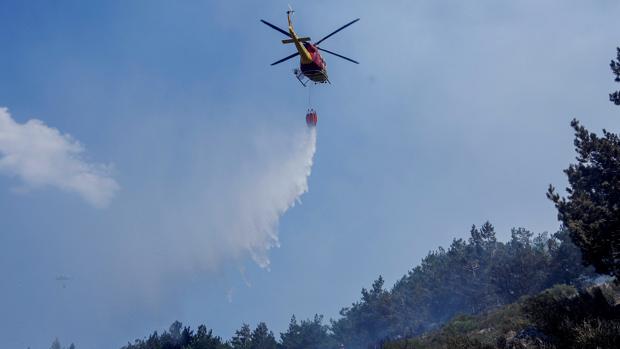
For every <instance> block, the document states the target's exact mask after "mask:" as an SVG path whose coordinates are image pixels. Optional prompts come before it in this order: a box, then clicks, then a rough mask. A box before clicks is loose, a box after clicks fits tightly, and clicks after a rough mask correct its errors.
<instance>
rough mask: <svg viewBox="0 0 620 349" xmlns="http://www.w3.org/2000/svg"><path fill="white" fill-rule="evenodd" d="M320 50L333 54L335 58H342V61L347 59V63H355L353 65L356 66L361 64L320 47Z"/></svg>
mask: <svg viewBox="0 0 620 349" xmlns="http://www.w3.org/2000/svg"><path fill="white" fill-rule="evenodd" d="M319 50H321V51H323V52H327V53H329V54H332V55H334V56H336V57H340V58H342V59H346V60H347V61H349V62H353V63H355V64H360V62H358V61H354V60H352V59H351V58H348V57H345V56H343V55H339V54H337V53H335V52H332V51H328V50H326V49H324V48H320V47H319Z"/></svg>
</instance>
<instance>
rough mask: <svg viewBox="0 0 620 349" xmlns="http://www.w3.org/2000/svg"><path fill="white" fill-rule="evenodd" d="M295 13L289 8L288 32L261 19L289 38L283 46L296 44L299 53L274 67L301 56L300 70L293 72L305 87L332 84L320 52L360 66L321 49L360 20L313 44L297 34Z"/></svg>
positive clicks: (274, 63) (307, 38)
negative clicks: (310, 84) (326, 41)
mask: <svg viewBox="0 0 620 349" xmlns="http://www.w3.org/2000/svg"><path fill="white" fill-rule="evenodd" d="M293 13H295V11H293V9H292V8H291V7H290V6H289V10H288V11H287V12H286V15H287V18H288V32H287V31H285V30H283V29H281V28H278V27H277V26H275V25H273V24H271V23H269V22H267V21H265V20H264V19H261V22H263V23H264V24H266V25H267V26H269V27H271V28H272V29H274V30H276V31H279V32H280V33H282V34H284V35H286V36H288V37H289V38H288V39H285V40H282V43H283V44H295V48H297V52H295V53H293V54H292V55H290V56H287V57H284V58H282V59H280V60H278V61H276V62H273V63H271V65H272V66H274V65H276V64H280V63H282V62H285V61H288V60H289V59H291V58H294V57H297V56H300V64H299V69H295V70H293V72H294V73H295V77H296V78H297V80H299V82H301V84H302V85H303V86H304V87H305V86H306V84H307V83H308V82H310V81H313V82H314V83H315V84H319V83H321V84H323V83H330V84H331V82H330V81H329V77H328V75H327V64H326V63H325V60H324V59H323V57H322V56H321V53H320V52H319V51H323V52H326V53H329V54H331V55H334V56H336V57H339V58H342V59H344V60H347V61H349V62H352V63H355V64H359V62H357V61H355V60H353V59H351V58H348V57H345V56H343V55H340V54H338V53H335V52H332V51H329V50H326V49H324V48H322V47H319V45H320V44H321V43H322V42H323V41H325V40H327V39H328V38H330V37H332V36H333V35H334V34H336V33H338V32H340V31H341V30H343V29H345V28H347V27H348V26H350V25H352V24H353V23H355V22H357V21H359V20H360V19H359V18H358V19H355V20H353V21H351V22H349V23H347V24H345V25H343V26H342V27H340V28H338V29H336V30H335V31H333V32H332V33H330V34H329V35H327V36H325V37H324V38H322V39H321V40H319V41H317V42H315V43H312V42H310V40H311V39H310V38H309V37H299V36H298V35H297V34H296V33H295V30H294V29H293V22H292V20H291V16H292V15H293Z"/></svg>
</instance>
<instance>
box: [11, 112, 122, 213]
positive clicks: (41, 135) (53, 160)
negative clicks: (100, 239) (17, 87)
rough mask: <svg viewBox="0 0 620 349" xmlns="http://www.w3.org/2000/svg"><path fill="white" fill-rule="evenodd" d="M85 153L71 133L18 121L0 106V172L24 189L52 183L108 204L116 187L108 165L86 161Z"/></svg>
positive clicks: (94, 201) (35, 121) (93, 201)
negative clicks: (15, 179) (17, 182)
mask: <svg viewBox="0 0 620 349" xmlns="http://www.w3.org/2000/svg"><path fill="white" fill-rule="evenodd" d="M84 153H85V149H84V147H83V146H82V145H81V144H80V143H79V142H78V141H76V140H75V139H73V138H72V137H71V136H70V135H68V134H62V133H61V132H60V131H58V130H57V129H55V128H52V127H49V126H46V125H45V124H44V123H43V122H42V121H40V120H36V119H32V120H29V121H28V122H26V123H25V124H19V123H17V122H15V120H13V118H12V117H11V115H10V114H9V112H8V110H7V109H6V108H1V107H0V173H4V174H6V175H9V176H14V177H17V178H19V179H20V180H21V181H22V183H23V184H24V185H25V187H26V188H36V187H43V186H53V187H57V188H60V189H62V190H66V191H70V192H75V193H77V194H79V195H80V196H82V198H83V199H84V200H86V201H87V202H89V203H90V204H92V205H94V206H96V207H104V206H107V205H108V203H109V202H110V200H111V199H112V197H113V196H114V194H115V193H116V192H117V191H118V188H119V186H118V184H117V183H116V181H115V180H114V179H112V177H111V176H110V166H106V165H101V164H93V163H89V162H87V161H85V160H84Z"/></svg>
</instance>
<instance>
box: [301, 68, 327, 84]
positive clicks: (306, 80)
mask: <svg viewBox="0 0 620 349" xmlns="http://www.w3.org/2000/svg"><path fill="white" fill-rule="evenodd" d="M293 73H294V74H295V77H296V78H297V80H299V82H300V83H301V85H302V86H303V87H307V86H308V83H309V82H311V81H312V82H314V84H315V85H316V84H324V83H326V82H327V83H329V84H330V85H331V84H332V83H331V81H329V79H328V78H327V75H326V74H325V73H324V72H323V71H320V70H317V71H309V72H307V73H308V74H310V75H313V76H316V77H317V78H320V79H321V80H319V81H316V80H312V79H310V78H308V77H307V76H306V74H305V73H304V72H303V71H301V70H300V69H293Z"/></svg>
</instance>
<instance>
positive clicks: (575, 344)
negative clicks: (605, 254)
mask: <svg viewBox="0 0 620 349" xmlns="http://www.w3.org/2000/svg"><path fill="white" fill-rule="evenodd" d="M616 294H618V290H617V289H616V290H614V288H613V286H603V287H593V288H591V289H589V290H586V291H581V292H579V291H577V290H576V289H575V288H573V287H569V286H556V287H554V288H553V289H550V290H548V291H545V292H543V293H541V294H539V295H537V296H534V297H531V298H530V299H528V300H526V301H525V302H524V311H525V313H526V314H527V316H528V318H529V319H530V320H531V321H532V322H533V323H534V324H535V325H536V326H537V327H538V328H539V329H541V330H542V331H543V332H544V333H545V334H547V335H548V336H550V337H551V338H552V340H553V342H554V344H555V345H556V346H557V347H558V348H620V305H616V304H615V295H616Z"/></svg>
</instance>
